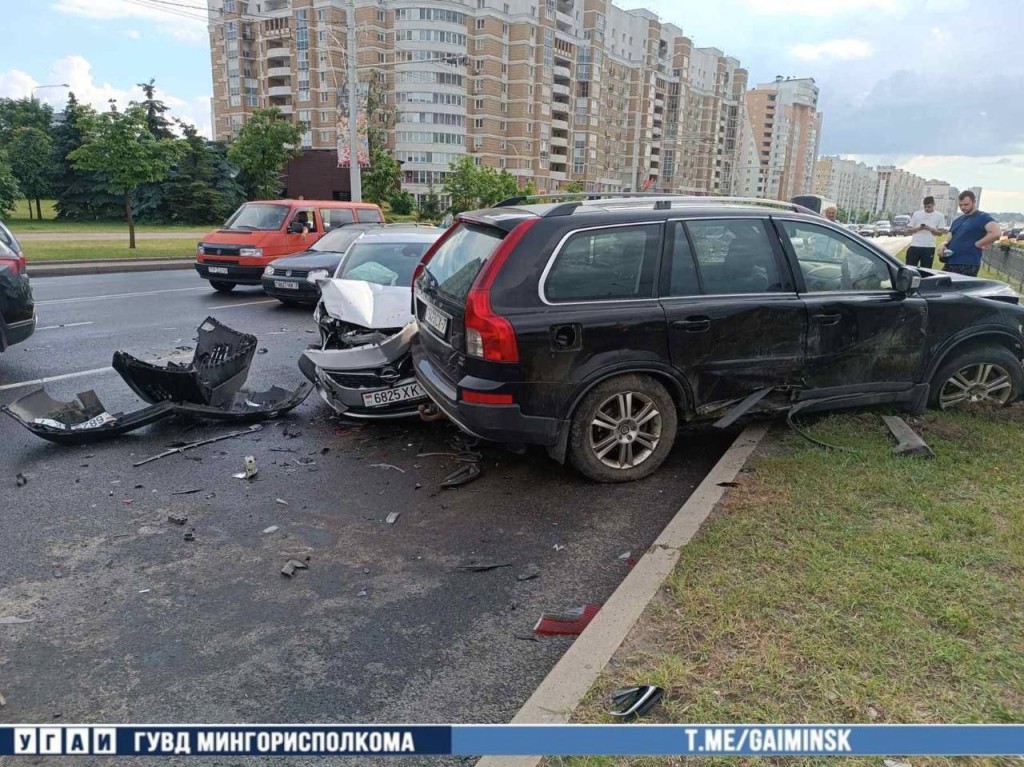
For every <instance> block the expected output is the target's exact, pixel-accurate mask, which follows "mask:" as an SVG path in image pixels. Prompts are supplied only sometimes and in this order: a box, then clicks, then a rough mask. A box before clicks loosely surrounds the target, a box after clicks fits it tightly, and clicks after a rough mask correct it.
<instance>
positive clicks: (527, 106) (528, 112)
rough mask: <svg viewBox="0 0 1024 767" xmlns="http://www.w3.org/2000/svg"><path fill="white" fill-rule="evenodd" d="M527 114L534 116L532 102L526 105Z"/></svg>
mask: <svg viewBox="0 0 1024 767" xmlns="http://www.w3.org/2000/svg"><path fill="white" fill-rule="evenodd" d="M526 114H528V115H532V114H533V103H532V102H531V103H529V104H527V105H526Z"/></svg>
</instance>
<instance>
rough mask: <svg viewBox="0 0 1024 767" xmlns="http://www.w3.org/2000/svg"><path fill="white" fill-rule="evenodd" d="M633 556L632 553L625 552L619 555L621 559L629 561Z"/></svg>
mask: <svg viewBox="0 0 1024 767" xmlns="http://www.w3.org/2000/svg"><path fill="white" fill-rule="evenodd" d="M632 556H633V552H632V551H624V552H622V553H621V554H619V559H629V558H630V557H632Z"/></svg>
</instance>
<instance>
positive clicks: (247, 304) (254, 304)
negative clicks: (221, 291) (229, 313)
mask: <svg viewBox="0 0 1024 767" xmlns="http://www.w3.org/2000/svg"><path fill="white" fill-rule="evenodd" d="M276 303H277V299H276V298H271V299H270V300H269V301H248V302H246V303H244V304H224V305H223V306H211V307H210V310H211V311H213V310H214V309H234V308H235V307H236V306H256V305H257V304H276Z"/></svg>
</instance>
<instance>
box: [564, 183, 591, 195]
mask: <svg viewBox="0 0 1024 767" xmlns="http://www.w3.org/2000/svg"><path fill="white" fill-rule="evenodd" d="M561 191H563V192H565V193H566V194H580V193H581V192H585V191H586V190H585V189H584V188H583V184H581V183H580V182H579V181H566V182H565V183H564V184H562V187H561Z"/></svg>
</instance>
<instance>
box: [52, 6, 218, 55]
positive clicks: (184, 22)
mask: <svg viewBox="0 0 1024 767" xmlns="http://www.w3.org/2000/svg"><path fill="white" fill-rule="evenodd" d="M182 5H189V6H190V7H194V8H195V10H194V11H193V10H188V9H186V8H183V7H180V6H173V7H172V6H165V7H157V6H155V5H154V6H148V5H142V4H139V3H128V2H126V0H57V2H56V4H55V5H54V6H53V7H54V10H55V11H56V12H57V13H64V14H68V15H71V16H79V17H81V18H86V19H98V20H103V21H109V20H113V19H136V20H144V21H151V22H153V23H154V24H155V25H156V27H157V28H158V29H159V30H160V31H162V32H164V33H166V34H169V35H171V36H173V37H176V38H177V39H179V40H181V41H183V42H187V43H192V44H195V45H198V44H205V43H206V42H207V41H208V39H209V38H208V35H207V31H206V20H205V18H204V17H205V16H206V10H205V9H204V8H201V7H199V6H198V5H193V4H191V3H183V4H182Z"/></svg>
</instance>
